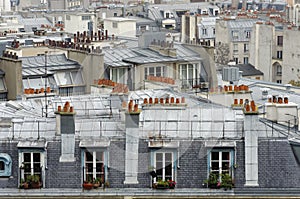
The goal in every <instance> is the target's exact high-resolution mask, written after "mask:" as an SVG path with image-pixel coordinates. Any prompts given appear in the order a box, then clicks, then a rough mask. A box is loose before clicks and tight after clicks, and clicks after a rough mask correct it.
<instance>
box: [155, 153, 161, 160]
mask: <svg viewBox="0 0 300 199" xmlns="http://www.w3.org/2000/svg"><path fill="white" fill-rule="evenodd" d="M157 161H160V162H162V153H156V162H157Z"/></svg>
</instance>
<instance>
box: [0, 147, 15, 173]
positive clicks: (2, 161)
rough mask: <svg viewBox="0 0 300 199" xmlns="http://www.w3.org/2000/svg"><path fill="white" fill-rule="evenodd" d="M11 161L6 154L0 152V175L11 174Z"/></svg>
mask: <svg viewBox="0 0 300 199" xmlns="http://www.w3.org/2000/svg"><path fill="white" fill-rule="evenodd" d="M11 166H12V161H11V158H10V156H9V155H8V154H6V153H0V177H9V176H11Z"/></svg>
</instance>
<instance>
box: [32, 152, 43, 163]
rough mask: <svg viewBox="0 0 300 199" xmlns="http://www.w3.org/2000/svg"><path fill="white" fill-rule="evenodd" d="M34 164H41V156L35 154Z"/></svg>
mask: <svg viewBox="0 0 300 199" xmlns="http://www.w3.org/2000/svg"><path fill="white" fill-rule="evenodd" d="M33 162H41V154H40V153H33Z"/></svg>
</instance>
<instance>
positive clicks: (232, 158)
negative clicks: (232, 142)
mask: <svg viewBox="0 0 300 199" xmlns="http://www.w3.org/2000/svg"><path fill="white" fill-rule="evenodd" d="M214 152H218V153H219V159H218V162H219V169H218V170H214V171H218V174H219V178H220V179H221V175H220V174H222V173H223V171H224V170H223V169H222V163H223V162H225V161H223V156H222V155H223V153H225V152H226V153H229V161H228V162H229V166H228V174H229V175H230V176H231V177H232V178H233V176H234V169H233V168H234V166H235V149H234V148H213V149H210V150H209V151H208V156H207V158H208V161H207V168H208V175H209V174H210V173H211V172H213V170H212V153H214ZM214 161H215V162H216V160H214Z"/></svg>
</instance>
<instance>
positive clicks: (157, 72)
mask: <svg viewBox="0 0 300 199" xmlns="http://www.w3.org/2000/svg"><path fill="white" fill-rule="evenodd" d="M156 76H157V77H160V76H161V67H156Z"/></svg>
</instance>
